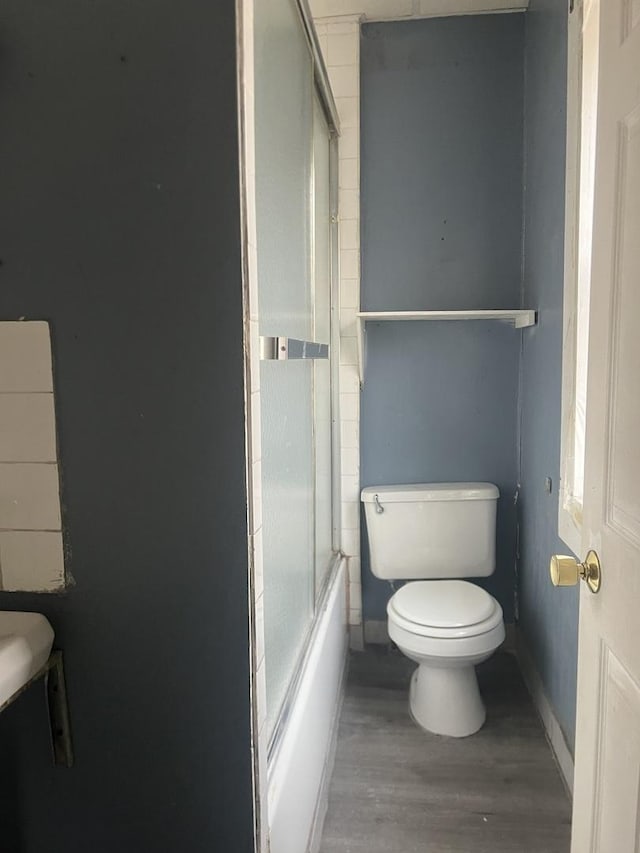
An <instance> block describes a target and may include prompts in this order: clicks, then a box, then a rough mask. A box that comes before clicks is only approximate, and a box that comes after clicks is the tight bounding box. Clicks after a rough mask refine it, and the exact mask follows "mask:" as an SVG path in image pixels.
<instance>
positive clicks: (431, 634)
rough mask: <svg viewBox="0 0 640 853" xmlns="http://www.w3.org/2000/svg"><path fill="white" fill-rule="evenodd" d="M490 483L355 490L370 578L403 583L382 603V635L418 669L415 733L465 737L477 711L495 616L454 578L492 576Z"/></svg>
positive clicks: (497, 635) (483, 595)
mask: <svg viewBox="0 0 640 853" xmlns="http://www.w3.org/2000/svg"><path fill="white" fill-rule="evenodd" d="M498 497H499V492H498V489H497V487H496V486H494V485H492V484H491V483H415V484H410V485H399V486H369V487H367V488H366V489H363V490H362V502H363V503H364V509H365V519H366V526H367V536H368V541H369V551H370V558H371V571H372V572H373V574H374V575H375V576H376V577H378V578H382V579H384V580H388V581H394V580H405V581H409V583H406V584H405V585H404V586H402V587H401V588H400V589H398V590H397V592H395V593H394V595H393V596H392V597H391V599H390V600H389V603H388V605H387V615H388V619H389V622H388V627H389V636H390V637H391V639H392V640H393V642H394V643H396V645H397V646H398V648H399V649H400V651H402V652H403V653H404V654H405V655H406V656H407V657H408V658H410V659H411V660H413V661H415V662H416V663H417V664H418V667H417V669H416V670H415V672H414V674H413V677H412V679H411V686H410V691H409V709H410V712H411V716H412V717H413V719H414V720H415V722H416V723H417V724H418V725H419V726H421V727H422V728H423V729H425V730H426V731H429V732H434V733H435V734H439V735H449V736H452V737H466V736H468V735H472V734H474V733H475V732H477V731H478V729H480V728H481V727H482V725H483V723H484V721H485V718H486V711H485V707H484V704H483V702H482V698H481V697H480V691H479V690H478V681H477V678H476V672H475V667H476V665H477V664H479V663H481V662H482V661H484V660H486V659H487V658H488V657H490V656H491V655H492V654H493V652H494V651H495V650H496V649H497V648H498V646H500V644H501V643H502V642H503V641H504V637H505V630H504V620H503V615H502V608H501V607H500V605H499V604H498V602H497V601H496V600H495V598H493V596H491V595H489V593H488V592H486V591H485V590H483V589H481V588H480V587H479V586H476V585H475V584H473V583H470V582H469V581H467V580H462V579H463V578H474V577H488V576H489V575H491V574H493V572H494V570H495V552H496V507H497V501H498Z"/></svg>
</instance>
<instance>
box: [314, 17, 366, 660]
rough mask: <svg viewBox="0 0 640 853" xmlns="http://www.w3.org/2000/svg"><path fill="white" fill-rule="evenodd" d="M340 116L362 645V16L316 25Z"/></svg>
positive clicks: (347, 503) (348, 463)
mask: <svg viewBox="0 0 640 853" xmlns="http://www.w3.org/2000/svg"><path fill="white" fill-rule="evenodd" d="M315 24H316V29H317V31H318V38H319V41H320V46H321V48H322V53H323V56H324V60H325V64H326V66H327V71H328V72H329V78H330V80H331V88H332V90H333V94H334V97H335V101H336V106H337V108H338V115H339V118H340V130H341V135H340V140H339V144H338V153H339V218H340V432H341V450H340V453H341V459H340V462H341V472H342V505H341V526H342V539H341V541H342V550H343V551H344V553H345V554H346V555H347V556H348V558H349V624H350V626H351V629H350V630H351V642H352V645H353V646H354V647H359V646H360V645H361V644H362V586H361V575H360V379H359V374H358V365H357V338H356V323H357V317H356V314H357V312H358V311H359V308H360V23H359V18H358V17H357V16H353V17H340V18H318V19H316V21H315Z"/></svg>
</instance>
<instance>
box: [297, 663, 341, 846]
mask: <svg viewBox="0 0 640 853" xmlns="http://www.w3.org/2000/svg"><path fill="white" fill-rule="evenodd" d="M348 662H349V659H348V657H347V656H346V655H345V659H344V667H343V670H342V680H341V684H340V690H339V692H338V700H337V702H336V707H335V710H334V715H333V723H332V725H331V735H330V738H329V747H328V750H327V758H326V761H325V764H324V769H323V771H322V780H321V782H320V790H319V792H318V802H317V804H316V810H315V813H314V815H313V823H312V825H311V833H310V835H309V844H308V845H307V853H318V851H319V850H320V844H321V842H322V830H323V829H324V821H325V818H326V816H327V810H328V808H329V786H330V785H331V777H332V776H333V768H334V767H335V763H336V752H337V749H338V729H339V727H340V715H341V713H342V705H343V703H344V691H345V686H346V682H347V672H348V669H349V665H348Z"/></svg>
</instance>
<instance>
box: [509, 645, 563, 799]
mask: <svg viewBox="0 0 640 853" xmlns="http://www.w3.org/2000/svg"><path fill="white" fill-rule="evenodd" d="M516 640H517V641H516V656H517V658H518V662H519V664H520V670H521V672H522V677H523V678H524V682H525V684H526V685H527V689H528V690H529V693H530V694H531V698H532V699H533V704H534V705H535V706H536V710H537V711H538V714H539V715H540V719H541V720H542V725H543V726H544V728H545V732H546V735H547V740H548V741H549V744H550V746H551V750H552V752H553V754H554V756H555V759H556V762H557V764H558V768H559V770H560V774H561V776H562V779H563V781H564V783H565V785H566V788H567V791H568V792H569V795H570V796H573V756H572V755H571V751H570V749H569V747H568V746H567V742H566V740H565V737H564V734H563V732H562V729H561V728H560V723H559V722H558V719H557V717H556V715H555V712H554V710H553V708H552V707H551V703H550V702H549V700H548V699H547V696H546V694H545V692H544V685H543V683H542V679H541V678H540V675H539V674H538V670H537V669H536V667H535V664H534V662H533V658H532V657H531V655H530V654H529V650H528V648H527V645H526V643H525V642H524V640H523V638H522V637H521V636H520V634H517V637H516Z"/></svg>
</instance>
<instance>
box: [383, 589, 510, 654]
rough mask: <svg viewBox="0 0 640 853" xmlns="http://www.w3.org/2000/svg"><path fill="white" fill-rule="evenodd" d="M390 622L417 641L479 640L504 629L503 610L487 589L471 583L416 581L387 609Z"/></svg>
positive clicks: (402, 590)
mask: <svg viewBox="0 0 640 853" xmlns="http://www.w3.org/2000/svg"><path fill="white" fill-rule="evenodd" d="M387 614H388V616H389V620H390V622H393V623H394V624H395V625H396V626H397V627H399V628H401V629H403V630H404V631H407V632H408V633H410V634H413V635H415V636H417V637H432V638H434V639H452V640H453V639H463V638H467V637H478V636H480V635H482V634H487V633H489V632H491V631H493V630H494V629H495V628H496V627H498V626H499V625H502V608H501V607H500V605H499V604H498V602H497V601H496V600H495V598H493V596H491V595H489V593H488V592H486V591H485V590H484V589H482V588H481V587H479V586H476V585H475V584H472V583H469V582H468V581H460V580H433V581H413V582H411V583H408V584H406V585H405V586H403V587H402V588H401V589H399V590H398V591H397V592H396V593H395V594H394V595H393V596H392V597H391V599H390V601H389V603H388V605H387Z"/></svg>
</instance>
